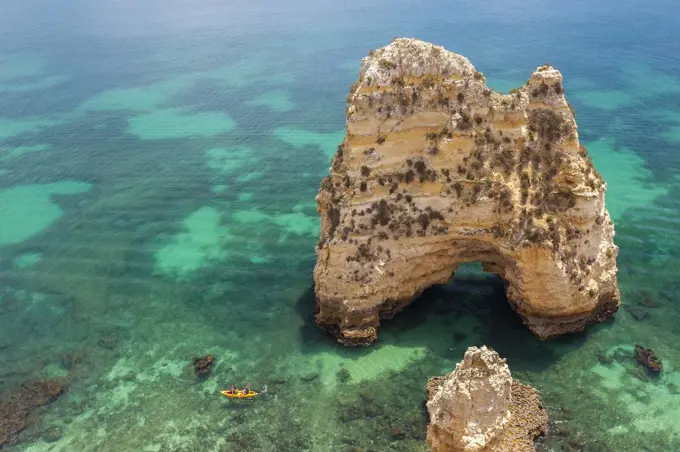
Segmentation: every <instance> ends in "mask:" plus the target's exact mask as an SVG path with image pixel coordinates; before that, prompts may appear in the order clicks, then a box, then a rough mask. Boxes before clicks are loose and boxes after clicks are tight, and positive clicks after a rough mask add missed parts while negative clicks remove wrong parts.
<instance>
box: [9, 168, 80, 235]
mask: <svg viewBox="0 0 680 452" xmlns="http://www.w3.org/2000/svg"><path fill="white" fill-rule="evenodd" d="M90 188H91V185H90V184H88V183H84V182H77V181H61V182H54V183H51V184H39V185H18V186H15V187H10V188H8V189H4V190H0V246H3V245H12V244H16V243H21V242H23V241H25V240H28V239H29V238H31V237H33V236H35V235H38V234H40V233H41V232H43V231H44V230H45V229H47V228H48V227H49V226H51V225H52V224H54V223H55V222H56V221H57V220H58V219H59V218H60V217H61V216H62V215H63V213H64V212H63V211H62V210H61V208H60V207H59V206H58V205H57V204H55V203H54V202H52V201H51V199H50V197H51V195H53V194H58V195H74V194H78V193H83V192H86V191H88V190H89V189H90Z"/></svg>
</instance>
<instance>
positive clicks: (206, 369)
mask: <svg viewBox="0 0 680 452" xmlns="http://www.w3.org/2000/svg"><path fill="white" fill-rule="evenodd" d="M193 363H194V374H196V378H205V377H207V376H208V375H210V371H211V370H212V366H213V364H214V363H215V357H214V356H213V355H206V356H197V357H196V358H194V359H193Z"/></svg>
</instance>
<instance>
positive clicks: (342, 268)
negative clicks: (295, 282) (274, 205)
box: [314, 39, 619, 345]
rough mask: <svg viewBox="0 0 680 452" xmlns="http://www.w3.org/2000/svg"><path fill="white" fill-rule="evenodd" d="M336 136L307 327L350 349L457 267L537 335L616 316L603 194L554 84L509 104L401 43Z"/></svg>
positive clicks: (550, 74) (322, 194) (542, 72)
mask: <svg viewBox="0 0 680 452" xmlns="http://www.w3.org/2000/svg"><path fill="white" fill-rule="evenodd" d="M346 114H347V124H346V136H345V140H344V141H343V143H342V144H340V146H339V147H338V151H337V153H336V155H335V157H334V158H333V162H332V164H331V169H330V175H329V176H328V177H326V178H325V179H324V181H323V183H322V185H321V188H320V190H319V193H318V195H317V197H316V200H317V204H318V210H319V213H320V215H321V234H320V238H319V242H318V244H317V247H316V254H317V263H316V267H315V269H314V280H315V292H316V294H315V295H316V300H317V312H316V322H317V324H319V325H320V326H321V327H323V328H325V329H327V330H329V331H331V332H332V333H334V334H336V335H337V337H338V340H339V341H340V342H342V343H344V344H346V345H363V344H369V343H371V342H373V341H374V340H375V339H376V337H377V328H378V326H379V324H380V319H384V318H391V317H392V316H394V315H395V314H396V313H398V312H399V311H401V310H402V309H403V308H404V307H406V306H407V305H408V304H409V303H410V302H411V301H412V300H413V299H414V298H415V297H417V296H418V295H420V294H421V293H422V292H423V290H425V289H427V288H428V287H430V286H432V285H434V284H439V283H445V282H447V281H448V280H449V279H450V278H451V276H452V275H453V273H455V271H456V269H457V267H458V265H459V264H460V263H464V262H481V263H482V264H483V266H484V269H485V271H487V272H491V273H496V274H497V275H499V276H500V277H501V278H503V280H504V281H505V283H506V286H507V289H506V291H507V298H508V300H509V302H510V303H511V304H512V306H513V308H514V309H515V310H516V311H517V313H518V314H519V315H520V316H521V317H522V318H523V320H524V323H525V324H526V325H527V326H528V327H529V328H530V329H531V331H533V333H534V334H536V335H537V336H538V337H540V338H542V339H545V338H549V337H552V336H557V335H561V334H564V333H568V332H573V331H580V330H582V329H583V328H585V326H586V325H587V324H589V323H593V322H599V321H602V320H604V319H606V318H608V317H610V316H611V315H612V314H614V312H616V311H617V310H618V307H619V290H618V285H617V278H616V273H617V268H616V256H617V254H618V247H617V246H615V245H614V243H613V237H614V225H613V223H612V221H611V219H610V217H609V213H608V212H607V209H606V208H605V204H604V195H605V191H606V184H605V183H604V181H603V180H602V178H601V177H600V175H599V173H598V172H597V171H596V170H595V169H594V168H593V166H592V162H591V160H590V158H589V157H588V153H587V151H586V149H585V148H584V147H583V146H581V144H580V143H579V140H578V133H577V126H576V122H575V120H574V115H573V112H572V110H571V108H570V106H569V104H568V103H567V101H566V99H565V97H564V92H563V88H562V74H560V72H559V71H557V70H556V69H554V68H552V67H550V66H549V65H545V66H542V67H539V68H538V69H537V70H536V72H534V73H533V74H532V75H531V78H530V79H529V80H528V81H527V82H526V84H525V85H524V86H522V87H520V88H518V89H514V90H511V91H510V92H509V93H508V94H506V95H504V94H501V93H496V92H494V91H493V90H490V89H488V88H487V86H486V80H485V78H484V75H483V74H482V73H480V72H478V71H476V70H475V67H474V66H473V65H472V64H471V63H470V62H469V61H468V60H467V58H465V57H463V56H461V55H456V54H454V53H451V52H449V51H447V50H445V49H444V48H442V47H438V46H434V45H432V44H429V43H426V42H423V41H419V40H415V39H395V40H394V41H393V42H392V43H391V44H390V45H388V46H386V47H384V48H382V49H379V50H377V51H371V52H370V54H369V56H367V57H365V58H364V59H363V61H362V64H361V71H360V75H359V80H358V81H357V82H356V83H354V84H353V85H352V87H351V89H350V93H349V95H348V97H347V110H346Z"/></svg>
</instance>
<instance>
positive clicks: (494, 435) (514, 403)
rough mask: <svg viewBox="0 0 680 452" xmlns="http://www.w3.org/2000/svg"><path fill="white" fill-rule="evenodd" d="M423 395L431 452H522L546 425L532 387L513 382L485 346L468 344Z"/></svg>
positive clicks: (529, 449) (543, 431) (501, 361)
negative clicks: (450, 369) (425, 396)
mask: <svg viewBox="0 0 680 452" xmlns="http://www.w3.org/2000/svg"><path fill="white" fill-rule="evenodd" d="M427 393H428V402H427V411H428V413H429V415H430V424H429V425H428V428H427V442H428V444H429V445H430V447H431V448H432V450H433V451H434V452H468V451H469V452H501V451H502V452H527V451H531V450H534V449H535V448H534V440H535V439H536V438H537V437H538V436H540V435H541V434H544V433H545V431H546V429H547V426H548V416H547V414H546V412H545V410H544V409H543V407H542V406H541V403H540V400H539V398H538V394H537V393H536V390H535V389H533V388H531V387H530V386H525V385H522V384H521V383H519V382H517V381H513V379H512V377H511V375H510V369H509V368H508V366H507V364H506V363H505V360H504V359H501V358H500V356H498V353H496V352H495V351H493V350H489V349H487V348H486V347H481V348H477V347H470V348H468V349H467V351H466V352H465V357H464V359H463V361H462V362H460V363H458V364H457V365H456V369H455V370H454V371H453V372H451V373H450V374H449V375H447V376H446V377H435V378H433V379H430V381H428V386H427Z"/></svg>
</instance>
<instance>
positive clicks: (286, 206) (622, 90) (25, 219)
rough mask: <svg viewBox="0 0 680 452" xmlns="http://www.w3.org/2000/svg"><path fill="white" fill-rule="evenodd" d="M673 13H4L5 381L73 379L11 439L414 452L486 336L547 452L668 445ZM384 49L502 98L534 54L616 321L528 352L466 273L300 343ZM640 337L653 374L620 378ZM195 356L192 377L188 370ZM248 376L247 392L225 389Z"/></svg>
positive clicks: (200, 7) (581, 9) (1, 308)
mask: <svg viewBox="0 0 680 452" xmlns="http://www.w3.org/2000/svg"><path fill="white" fill-rule="evenodd" d="M15 3H16V2H15ZM678 13H680V6H679V5H678V4H677V2H672V1H670V0H653V1H650V2H616V3H615V2H613V1H611V0H605V1H602V2H591V1H585V0H577V1H572V2H568V3H565V2H562V3H556V2H536V1H529V2H527V1H522V2H520V1H517V0H505V1H502V2H501V1H500V0H490V1H486V2H461V3H459V4H458V5H451V4H449V3H446V2H443V1H433V2H427V3H426V4H423V3H421V2H415V1H410V0H409V1H403V2H399V3H398V4H393V3H391V2H386V1H384V0H378V1H373V2H362V3H358V4H342V3H338V2H316V3H313V4H310V3H308V2H301V1H293V2H287V3H285V8H284V7H283V6H282V4H281V3H280V2H273V1H270V0H266V1H261V2H240V1H237V2H216V1H210V0H198V1H194V2H191V3H188V2H180V1H177V0H170V1H164V2H160V1H152V2H133V1H132V0H121V1H116V2H113V1H103V2H95V3H93V2H86V1H84V0H75V1H73V2H63V1H62V2H47V1H36V0H28V1H24V2H19V3H16V4H8V5H2V6H0V363H1V365H0V390H3V391H4V390H11V389H12V388H15V387H17V385H19V384H20V383H22V382H23V381H26V380H30V379H36V378H47V377H60V378H65V379H67V380H68V382H69V387H68V390H67V391H66V393H65V394H64V395H63V396H62V397H60V398H59V399H58V400H57V401H56V402H54V403H53V404H51V405H49V407H48V408H47V409H45V410H43V411H40V412H39V413H36V414H38V416H35V417H34V418H32V419H31V422H29V424H28V426H27V428H26V429H25V430H24V431H23V432H22V435H21V436H20V438H19V441H18V442H17V443H15V444H14V445H11V446H8V449H9V450H16V451H30V452H42V451H54V452H58V451H64V452H66V451H68V452H72V451H95V450H96V451H197V450H198V451H203V450H205V451H213V450H215V451H238V450H252V451H302V450H310V451H311V450H313V451H330V450H332V451H344V450H355V451H356V450H365V451H387V450H393V451H402V450H403V451H411V450H425V449H426V447H425V441H424V438H425V429H426V422H427V418H426V415H425V412H424V410H423V408H422V401H423V399H424V397H425V392H424V385H425V382H426V381H427V378H428V377H430V376H433V375H442V374H443V373H446V372H449V371H450V370H451V369H452V368H453V367H454V366H455V363H456V362H457V361H459V360H460V359H462V356H463V352H464V350H465V349H466V348H467V347H468V346H470V345H481V344H486V345H488V346H491V347H493V348H495V349H496V350H498V351H499V353H500V354H501V355H502V356H504V357H507V358H508V362H509V364H510V367H511V369H512V372H513V375H514V376H515V377H517V378H519V379H520V380H521V381H523V382H525V383H529V384H531V385H533V386H535V387H536V388H537V389H538V390H539V391H540V393H541V396H542V398H543V401H544V403H545V404H546V406H547V407H548V410H549V413H550V416H551V417H552V419H553V420H554V421H555V422H556V424H555V425H554V428H553V429H552V430H551V434H550V435H549V436H548V437H547V438H546V440H545V442H544V444H542V445H541V446H540V447H541V449H542V450H546V451H548V450H553V451H561V450H565V451H566V450H586V451H670V450H680V346H678V340H677V338H678V337H680V327H679V326H678V325H680V305H679V302H680V300H679V299H678V289H679V288H680V282H679V281H680V280H679V279H678V277H677V276H678V270H677V269H678V268H680V245H679V243H680V241H678V235H679V232H680V201H679V199H680V178H679V177H678V174H679V173H680V152H678V151H680V53H678V47H677V42H678V40H679V39H680V31H678V27H677V23H676V22H677V17H678ZM395 35H399V36H408V37H418V38H421V39H424V40H428V41H432V42H434V43H436V44H439V45H443V46H445V47H446V48H448V49H450V50H452V51H454V52H458V53H461V54H463V55H465V56H467V57H468V58H469V59H470V60H471V61H472V63H473V64H474V65H475V66H476V67H477V69H479V70H481V71H482V72H484V74H485V75H486V77H487V78H488V80H489V81H490V84H491V85H492V86H494V87H495V88H497V89H499V90H508V89H510V88H512V87H514V86H518V85H520V84H522V83H523V82H524V81H525V80H526V78H528V77H529V75H530V74H531V72H532V71H533V70H534V69H535V68H536V67H537V66H539V65H542V64H543V63H546V62H550V63H551V64H552V65H554V66H556V67H557V68H558V69H560V70H561V71H562V73H563V75H564V77H565V83H564V86H565V91H566V95H567V98H568V99H569V101H570V102H571V103H572V105H573V106H574V108H575V110H576V117H577V121H578V123H579V128H580V129H579V132H580V135H581V139H582V140H583V142H584V144H585V145H586V146H587V147H588V149H589V151H590V153H591V155H592V158H593V161H594V163H595V166H596V167H597V169H598V170H599V171H600V172H601V173H602V174H603V176H604V178H605V180H606V181H607V183H608V186H609V189H608V192H607V205H608V207H609V210H610V212H611V214H612V217H613V219H614V221H615V224H616V243H617V244H618V245H619V246H620V248H621V252H620V257H619V260H618V265H619V270H620V271H619V280H620V287H621V293H622V309H621V310H620V311H619V312H618V314H617V315H616V317H615V319H614V320H613V321H610V322H607V323H606V324H603V325H599V326H596V327H593V328H590V329H589V330H588V331H587V333H585V334H580V335H573V336H570V337H566V338H561V339H558V340H553V341H549V342H540V341H538V340H537V339H536V338H535V337H533V336H532V335H531V334H530V333H528V332H527V331H526V329H525V328H524V327H523V326H522V324H521V322H520V321H519V320H518V319H517V317H516V316H515V315H514V314H513V312H512V311H511V310H510V308H509V307H508V305H507V302H506V301H505V299H504V296H503V290H502V287H501V286H500V285H499V283H498V282H497V281H495V280H494V279H493V278H491V277H489V276H487V275H484V274H483V273H482V272H481V270H479V268H478V267H475V266H471V267H467V268H465V269H464V270H462V271H461V272H460V273H459V274H458V275H457V277H456V280H455V281H454V282H453V283H452V284H451V285H449V286H445V287H437V288H433V289H432V290H430V291H428V292H427V293H426V294H425V295H424V296H423V297H421V299H419V300H418V301H416V302H415V303H414V304H413V306H412V307H410V308H409V309H407V310H406V311H405V312H404V313H402V314H401V315H399V316H398V317H397V318H396V319H395V320H393V321H391V322H386V323H385V324H384V326H383V328H382V330H381V337H380V342H379V343H378V344H376V345H375V346H373V347H370V348H367V349H359V350H347V349H341V348H339V347H337V346H336V345H335V344H334V342H333V341H332V340H331V339H330V338H329V337H327V336H326V335H325V334H323V333H321V332H319V331H317V330H316V328H315V327H314V325H313V321H312V317H313V311H314V300H313V295H312V293H313V292H312V290H313V289H312V269H313V266H314V262H315V256H314V251H313V249H314V244H315V242H316V240H317V237H318V228H319V220H318V217H317V214H316V206H315V203H314V196H315V195H316V193H317V190H318V187H319V184H320V181H321V178H322V177H323V176H325V175H326V174H327V172H328V166H329V162H330V159H331V157H332V155H333V152H334V151H335V148H336V146H337V144H338V143H339V142H340V141H341V140H342V137H343V132H344V102H345V96H346V93H347V89H348V88H349V86H350V84H351V83H352V82H353V80H354V79H356V77H357V74H358V69H359V62H360V59H361V57H363V56H364V55H366V54H367V53H368V51H369V49H371V48H373V49H375V48H378V47H381V46H384V45H386V44H388V43H389V42H390V40H391V39H392V37H393V36H395ZM633 314H635V315H633ZM636 343H637V344H640V345H643V346H645V347H649V348H652V349H653V350H654V351H655V352H656V354H657V355H658V356H660V357H661V359H662V360H663V363H664V372H663V375H662V376H661V377H660V378H658V379H650V378H648V377H647V376H646V375H645V374H644V373H642V372H640V369H639V368H638V367H636V364H635V362H634V359H633V346H634V345H635V344H636ZM206 354H214V355H215V357H216V364H215V366H214V368H213V371H212V373H211V375H210V376H209V377H208V378H207V379H206V380H204V381H198V380H197V379H196V378H195V377H194V374H193V369H192V367H191V359H192V358H193V357H195V356H202V355H206ZM341 369H345V370H346V371H347V372H348V373H349V379H347V372H344V371H343V372H340V371H341ZM248 382H250V383H251V384H252V386H253V388H255V389H262V388H264V386H265V385H266V386H267V388H268V393H267V394H266V395H263V396H261V397H259V398H258V399H257V400H255V401H250V402H243V403H239V402H233V403H231V402H229V401H227V400H224V399H222V398H220V396H219V395H218V391H219V390H220V389H222V388H226V387H228V386H229V385H231V384H236V385H244V384H246V383H248Z"/></svg>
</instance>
